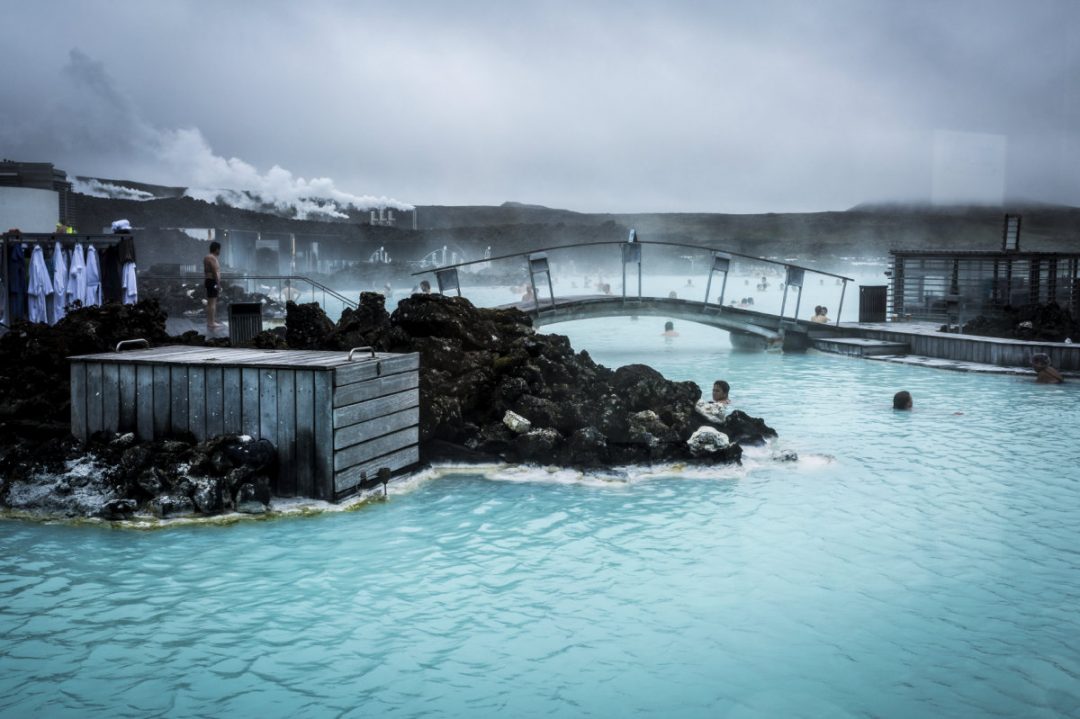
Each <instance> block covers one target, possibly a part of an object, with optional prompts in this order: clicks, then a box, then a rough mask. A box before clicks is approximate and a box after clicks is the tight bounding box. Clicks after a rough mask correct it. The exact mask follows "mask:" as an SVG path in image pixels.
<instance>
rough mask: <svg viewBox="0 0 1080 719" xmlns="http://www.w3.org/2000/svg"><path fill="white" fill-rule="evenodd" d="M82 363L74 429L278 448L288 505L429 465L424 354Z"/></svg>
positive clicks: (150, 356) (268, 353)
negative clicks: (249, 441)
mask: <svg viewBox="0 0 1080 719" xmlns="http://www.w3.org/2000/svg"><path fill="white" fill-rule="evenodd" d="M70 360H71V428H72V433H73V434H74V435H75V436H76V437H79V438H80V439H83V440H85V439H86V438H88V437H89V436H90V435H92V434H94V433H95V432H126V431H132V432H135V433H136V436H137V437H138V438H139V439H141V440H148V439H154V438H160V437H167V436H176V435H183V434H188V433H190V434H191V435H193V436H194V437H195V439H197V440H200V441H201V440H204V439H207V438H209V437H213V436H215V435H219V434H233V433H235V434H246V435H250V436H251V437H253V438H256V439H267V440H269V441H270V442H272V443H273V444H274V446H275V447H276V448H277V453H278V461H279V472H278V475H279V476H278V481H277V486H276V487H275V488H274V491H275V493H276V494H277V495H279V496H301V497H315V498H318V499H326V500H331V501H333V500H337V499H341V498H343V497H345V496H348V495H350V494H353V493H355V492H356V491H357V489H358V488H359V487H360V485H361V483H362V482H364V481H365V480H369V479H372V478H374V477H375V475H376V474H377V472H378V470H379V469H381V468H384V467H385V468H387V469H390V470H391V471H398V470H401V469H404V468H406V467H409V466H411V465H414V464H416V463H417V462H418V461H419V448H418V437H419V429H418V425H419V421H420V410H419V405H420V396H419V390H418V386H419V355H418V354H415V353H412V354H386V353H375V354H372V353H371V352H365V353H359V352H357V353H355V355H354V357H353V359H351V360H350V359H349V355H348V353H347V352H316V351H294V350H255V349H230V348H207V347H187V346H178V345H174V346H164V347H155V348H151V349H145V350H134V351H128V352H107V353H102V354H93V355H80V356H77V357H72V358H70Z"/></svg>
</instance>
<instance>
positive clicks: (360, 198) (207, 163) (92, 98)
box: [50, 49, 413, 219]
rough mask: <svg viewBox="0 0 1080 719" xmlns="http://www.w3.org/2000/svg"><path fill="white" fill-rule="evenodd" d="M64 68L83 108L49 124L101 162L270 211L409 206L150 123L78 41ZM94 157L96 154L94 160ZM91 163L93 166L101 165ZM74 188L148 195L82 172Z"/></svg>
mask: <svg viewBox="0 0 1080 719" xmlns="http://www.w3.org/2000/svg"><path fill="white" fill-rule="evenodd" d="M63 74H64V77H65V79H66V80H68V81H69V82H70V85H71V86H72V87H71V90H72V92H73V93H74V94H75V96H76V101H75V103H72V104H71V105H70V106H72V107H80V112H78V113H71V112H61V113H54V114H53V117H54V118H55V122H58V123H61V126H59V127H53V128H50V130H51V131H52V132H54V133H55V134H56V135H58V136H64V137H67V138H69V142H71V143H72V144H74V143H79V145H80V146H79V149H82V150H86V149H87V148H91V149H96V150H97V151H98V152H99V154H100V155H101V158H100V159H101V164H105V161H104V158H106V157H107V158H108V159H109V161H113V160H114V159H115V158H116V156H119V159H120V161H121V162H123V163H124V164H125V165H126V166H131V165H132V164H138V165H142V166H144V167H145V169H143V170H141V171H140V172H141V173H142V174H141V177H140V178H139V179H145V178H154V179H157V180H159V181H160V182H162V184H168V185H187V190H186V191H185V193H184V194H185V195H187V196H188V197H192V198H194V199H197V200H203V201H206V202H217V203H222V204H226V205H230V206H232V207H237V208H240V209H247V210H262V211H274V212H277V213H279V214H283V215H286V216H289V217H296V218H297V219H308V218H334V219H347V218H348V214H347V212H348V210H350V209H353V210H357V211H366V210H370V209H378V208H384V207H385V208H392V209H395V210H401V211H408V210H411V209H413V207H412V205H409V204H407V203H404V202H400V201H398V200H395V199H393V198H389V197H385V196H381V197H376V196H373V195H354V194H351V193H349V192H345V191H344V190H340V189H338V188H337V186H336V185H335V184H334V181H333V180H332V179H330V178H329V177H315V178H312V179H310V180H308V179H305V178H303V177H297V176H296V175H294V174H293V173H292V172H290V171H289V170H287V169H285V168H283V167H280V166H278V165H274V166H273V167H271V168H270V169H269V170H268V171H267V172H265V173H263V172H259V170H258V169H257V168H256V167H255V166H253V165H251V164H249V163H247V162H245V161H244V160H242V159H240V158H237V157H229V158H225V157H222V156H221V155H218V154H217V153H216V152H214V150H213V148H212V147H211V145H210V142H209V141H208V140H207V139H206V137H204V136H203V134H202V132H201V131H200V130H199V128H197V127H190V128H178V129H168V128H166V129H162V128H158V127H155V126H154V125H152V124H151V123H150V122H148V121H147V120H145V119H144V118H143V117H142V116H141V114H140V113H139V110H138V108H137V107H136V106H135V104H134V103H133V102H132V101H131V100H130V99H129V98H128V97H127V96H125V95H124V94H123V93H122V92H120V91H119V90H118V89H117V88H116V86H115V83H114V82H113V80H112V78H111V77H110V76H109V74H108V73H107V72H106V71H105V67H104V65H103V64H102V63H101V62H98V61H96V60H93V59H92V58H90V57H89V56H87V55H86V54H85V53H83V52H82V51H80V50H78V49H74V50H72V51H71V52H70V54H69V58H68V63H67V65H66V66H65V67H64V71H63ZM76 103H77V104H76ZM94 159H98V158H91V161H93V160H94ZM95 165H97V163H95ZM93 169H94V170H95V171H97V170H98V167H97V166H95V167H94V168H93ZM74 188H75V190H76V191H78V192H82V193H85V194H88V195H92V196H95V197H118V198H122V199H131V200H148V199H152V198H153V195H152V194H151V193H148V192H144V191H142V190H137V189H134V188H130V187H123V186H120V185H117V184H114V183H108V182H101V181H99V180H95V179H85V180H84V179H81V178H80V179H79V180H78V181H76V182H75V184H74Z"/></svg>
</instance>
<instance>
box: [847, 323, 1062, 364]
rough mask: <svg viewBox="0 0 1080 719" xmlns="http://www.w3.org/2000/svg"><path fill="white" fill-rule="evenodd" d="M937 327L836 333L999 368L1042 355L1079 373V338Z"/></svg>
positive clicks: (855, 328) (851, 328)
mask: <svg viewBox="0 0 1080 719" xmlns="http://www.w3.org/2000/svg"><path fill="white" fill-rule="evenodd" d="M940 326H941V325H937V324H932V323H924V322H874V323H871V322H862V323H859V322H844V323H842V324H841V325H840V327H839V328H837V333H838V334H840V335H842V336H845V337H849V338H850V337H860V338H863V339H872V340H880V341H884V342H897V343H902V344H907V345H908V346H909V348H910V349H909V352H910V353H911V354H913V355H921V356H923V357H931V358H935V359H944V360H950V361H955V362H974V363H979V364H988V365H996V366H998V367H1029V366H1030V363H1031V355H1033V354H1035V353H1038V352H1045V353H1046V354H1048V355H1050V361H1051V362H1052V363H1053V365H1054V366H1055V367H1057V368H1058V369H1059V370H1063V371H1071V372H1075V371H1078V370H1080V337H1073V338H1072V339H1073V342H1072V343H1066V342H1041V341H1038V340H1014V339H1005V338H1000V337H982V336H978V335H964V334H955V333H951V332H941V331H940V330H939V327H940Z"/></svg>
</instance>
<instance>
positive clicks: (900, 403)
mask: <svg viewBox="0 0 1080 719" xmlns="http://www.w3.org/2000/svg"><path fill="white" fill-rule="evenodd" d="M914 406H915V403H914V402H912V400H911V392H908V391H907V390H906V389H903V390H900V391H899V392H897V393H896V394H894V395H893V398H892V408H893V409H905V410H906V409H911V408H912V407H914Z"/></svg>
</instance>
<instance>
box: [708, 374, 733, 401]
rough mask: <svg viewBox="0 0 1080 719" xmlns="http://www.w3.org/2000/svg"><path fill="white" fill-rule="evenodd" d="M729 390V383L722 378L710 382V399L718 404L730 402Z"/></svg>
mask: <svg viewBox="0 0 1080 719" xmlns="http://www.w3.org/2000/svg"><path fill="white" fill-rule="evenodd" d="M730 391H731V385H730V384H728V383H727V382H725V381H724V380H722V379H718V380H716V381H715V382H713V384H712V401H713V402H716V403H718V404H730V403H731V400H730V399H729V398H728V393H729V392H730Z"/></svg>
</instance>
